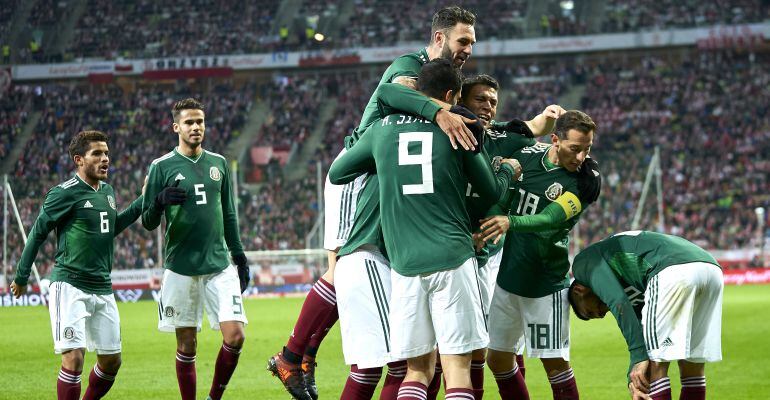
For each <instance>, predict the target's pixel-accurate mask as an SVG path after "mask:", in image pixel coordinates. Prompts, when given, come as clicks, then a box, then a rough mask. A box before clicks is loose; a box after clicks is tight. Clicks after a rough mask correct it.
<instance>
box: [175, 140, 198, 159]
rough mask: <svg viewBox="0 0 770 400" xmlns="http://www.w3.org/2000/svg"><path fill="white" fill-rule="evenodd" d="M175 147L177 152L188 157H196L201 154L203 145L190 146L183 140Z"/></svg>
mask: <svg viewBox="0 0 770 400" xmlns="http://www.w3.org/2000/svg"><path fill="white" fill-rule="evenodd" d="M176 149H177V151H178V152H179V154H181V155H183V156H185V157H190V158H195V157H198V156H199V155H201V153H203V146H196V147H191V146H188V145H187V144H186V143H184V142H179V146H177V148H176Z"/></svg>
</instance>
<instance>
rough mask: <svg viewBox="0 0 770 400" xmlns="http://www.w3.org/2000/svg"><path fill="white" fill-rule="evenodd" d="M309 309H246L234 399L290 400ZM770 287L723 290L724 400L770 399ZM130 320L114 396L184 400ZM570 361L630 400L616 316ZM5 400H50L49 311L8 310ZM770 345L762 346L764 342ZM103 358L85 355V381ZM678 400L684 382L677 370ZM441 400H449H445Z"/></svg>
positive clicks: (0, 371)
mask: <svg viewBox="0 0 770 400" xmlns="http://www.w3.org/2000/svg"><path fill="white" fill-rule="evenodd" d="M301 304H302V299H300V298H287V299H259V300H249V301H247V302H246V309H247V312H248V318H249V320H250V321H251V324H250V325H249V326H248V327H247V330H246V332H247V340H246V346H245V348H244V352H243V354H242V356H241V360H240V364H239V366H238V369H237V370H236V372H235V375H234V376H233V379H232V381H231V382H230V385H229V386H230V387H229V389H228V390H227V392H225V397H226V398H230V399H246V398H248V399H287V398H289V396H288V395H287V394H286V393H285V392H284V391H283V388H282V387H281V386H280V384H279V383H278V381H277V380H275V378H273V377H271V376H270V375H269V373H268V372H266V371H265V363H266V360H267V358H268V357H269V356H270V355H272V354H274V353H275V352H277V351H278V350H279V349H280V348H281V346H282V345H283V343H284V342H285V340H286V338H287V335H288V334H289V332H291V328H292V326H293V324H294V321H295V319H296V316H297V313H298V311H299V308H300V306H301ZM768 309H770V286H739V287H735V286H731V287H726V288H725V299H724V320H723V330H722V353H723V358H724V361H722V362H720V363H716V364H712V365H709V366H707V368H706V371H707V376H708V392H709V397H710V398H716V399H758V398H767V393H770V383H769V382H768V380H767V377H768V376H770V364H769V363H768V362H767V360H768V359H770V346H768V338H767V337H768V336H767V335H768V333H770V318H768V315H770V314H768ZM120 312H121V319H122V321H123V327H122V332H123V367H122V368H121V370H120V374H119V375H118V379H117V381H116V383H115V386H114V387H113V388H112V390H111V391H110V394H109V395H108V398H111V399H177V398H179V395H178V389H177V383H176V377H175V372H174V349H175V341H174V336H173V335H171V334H162V333H160V332H158V331H157V329H156V324H157V313H156V306H155V304H154V303H153V302H141V303H135V304H121V305H120ZM572 337H573V339H572V343H573V345H572V346H573V347H572V362H573V366H574V369H575V375H576V378H577V382H578V386H579V388H580V391H581V397H582V398H584V399H591V400H593V399H623V398H627V395H626V390H625V378H624V374H625V371H626V368H627V366H628V365H627V362H628V354H627V352H626V351H625V342H624V341H623V338H622V336H621V335H620V331H619V330H618V329H617V327H616V325H615V321H614V319H613V318H612V317H608V318H605V319H604V320H601V321H592V322H583V321H579V320H578V319H577V318H573V322H572ZM0 338H2V339H0V354H2V358H1V360H2V361H1V362H0V377H1V378H2V382H3V385H2V386H3V388H2V390H0V399H52V398H55V397H56V394H55V379H56V374H57V372H58V368H59V357H58V356H56V355H54V354H53V350H52V346H53V343H52V339H51V330H50V326H49V319H48V312H47V310H46V309H45V308H44V307H34V308H32V307H23V308H22V307H20V308H2V309H0ZM220 343H221V336H220V335H219V333H218V332H215V331H210V330H204V331H203V332H201V335H200V336H199V347H198V363H197V367H198V397H199V398H201V399H204V398H205V397H206V395H207V394H208V389H209V385H210V384H211V377H212V374H213V363H214V360H215V358H216V353H217V351H218V348H219V346H220ZM763 343H764V344H763ZM340 347H341V344H340V338H339V329H338V328H337V327H335V328H334V330H333V331H332V332H331V333H330V334H329V336H328V337H327V339H326V341H325V342H324V344H323V346H322V347H321V351H320V352H319V358H318V361H319V370H318V382H319V387H320V392H321V397H322V398H324V399H334V398H339V394H340V392H341V390H342V387H343V385H344V382H345V379H346V376H347V368H346V366H345V365H344V363H343V360H342V353H341V349H340ZM94 359H95V357H94V356H93V355H92V354H88V355H86V365H87V367H86V372H85V373H84V377H83V390H84V391H85V386H86V384H87V383H86V381H87V371H88V369H90V366H91V365H92V364H93V362H94ZM672 370H674V371H673V373H672V379H671V382H672V386H673V387H674V389H673V390H674V392H673V393H674V398H678V392H679V384H678V382H679V379H678V375H677V373H676V371H675V370H676V368H672ZM527 383H528V386H529V390H530V394H531V397H532V399H550V398H551V394H550V387H549V386H548V385H547V381H546V379H545V375H544V373H543V371H542V367H541V366H540V365H539V362H538V361H537V360H531V359H528V360H527ZM485 385H486V388H487V392H486V393H487V396H486V397H487V398H490V399H494V398H499V397H498V395H497V390H496V387H495V383H494V380H493V379H492V377H491V373H489V371H488V370H487V373H486V384H485ZM440 398H441V397H440Z"/></svg>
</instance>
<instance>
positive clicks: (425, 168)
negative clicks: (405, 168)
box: [398, 132, 433, 195]
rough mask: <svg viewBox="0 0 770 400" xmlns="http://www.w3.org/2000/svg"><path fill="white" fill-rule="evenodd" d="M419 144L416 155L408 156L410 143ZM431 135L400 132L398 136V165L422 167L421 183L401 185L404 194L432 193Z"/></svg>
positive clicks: (427, 133)
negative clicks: (419, 148)
mask: <svg viewBox="0 0 770 400" xmlns="http://www.w3.org/2000/svg"><path fill="white" fill-rule="evenodd" d="M415 142H417V143H420V146H421V147H422V149H421V150H420V153H418V154H409V144H410V143H415ZM432 158H433V133H432V132H401V133H400V134H399V135H398V165H420V166H421V167H422V183H419V184H412V185H401V190H402V191H403V193H404V194H405V195H406V194H428V193H433V161H432Z"/></svg>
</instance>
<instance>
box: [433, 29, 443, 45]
mask: <svg viewBox="0 0 770 400" xmlns="http://www.w3.org/2000/svg"><path fill="white" fill-rule="evenodd" d="M431 39H432V40H431V42H433V45H435V46H436V47H437V48H439V49H440V48H442V47H444V40H446V36H445V35H444V32H441V31H440V30H438V31H436V32H433V37H432V38H431Z"/></svg>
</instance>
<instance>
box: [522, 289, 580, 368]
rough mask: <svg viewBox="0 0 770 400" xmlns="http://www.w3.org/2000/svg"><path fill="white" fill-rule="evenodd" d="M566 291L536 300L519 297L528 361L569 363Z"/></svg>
mask: <svg viewBox="0 0 770 400" xmlns="http://www.w3.org/2000/svg"><path fill="white" fill-rule="evenodd" d="M567 290H568V289H566V288H565V289H562V290H560V291H558V292H555V293H551V294H549V295H547V296H543V297H538V298H529V297H522V296H518V297H519V304H520V310H521V316H522V325H523V326H522V328H523V329H524V336H525V339H526V340H525V343H526V346H527V349H528V350H527V354H528V355H529V357H533V358H561V359H563V360H564V361H569V348H570V338H569V335H570V331H569V302H568V301H567Z"/></svg>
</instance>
